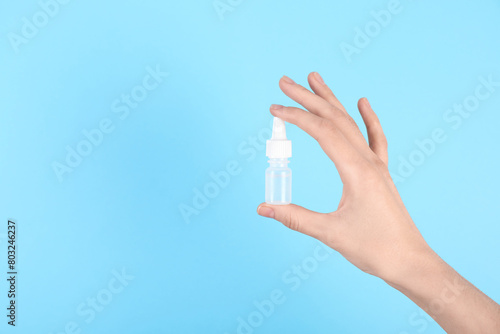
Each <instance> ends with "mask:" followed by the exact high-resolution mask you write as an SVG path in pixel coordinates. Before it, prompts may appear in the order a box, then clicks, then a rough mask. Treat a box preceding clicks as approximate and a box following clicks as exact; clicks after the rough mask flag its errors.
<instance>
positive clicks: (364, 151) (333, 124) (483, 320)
mask: <svg viewBox="0 0 500 334" xmlns="http://www.w3.org/2000/svg"><path fill="white" fill-rule="evenodd" d="M308 79H309V85H310V86H311V89H312V90H313V92H314V93H313V92H311V91H309V90H307V89H306V88H304V87H302V86H300V85H298V84H296V83H295V82H293V81H292V80H291V79H290V78H288V77H283V78H282V79H281V80H280V87H281V90H282V91H283V92H284V93H285V94H286V95H287V96H289V97H290V98H291V99H292V100H294V101H296V102H298V103H299V104H300V105H302V106H303V107H304V108H305V109H307V110H308V111H305V110H303V109H299V108H293V107H284V106H278V105H273V106H271V114H273V115H274V116H276V117H279V118H281V119H283V120H284V121H287V122H289V123H292V124H295V125H297V126H298V127H300V128H301V129H302V130H304V131H306V132H307V133H308V134H310V135H311V136H312V137H314V138H315V139H316V140H317V141H318V143H319V144H320V145H321V147H322V148H323V150H324V151H325V153H326V154H327V155H328V156H329V157H330V159H332V161H333V162H334V164H335V166H336V167H337V170H338V172H339V174H340V178H341V179H342V183H343V184H344V189H343V193H342V198H341V200H340V203H339V206H338V208H337V210H336V211H334V212H331V213H318V212H313V211H310V210H307V209H305V208H303V207H300V206H297V205H293V204H291V205H269V204H265V203H263V204H261V205H260V206H259V207H258V209H257V212H258V213H259V214H260V215H262V216H266V217H270V218H274V219H276V220H278V221H280V222H282V223H283V224H284V225H285V226H287V227H289V228H291V229H293V230H296V231H299V232H302V233H304V234H307V235H310V236H312V237H314V238H316V239H318V240H320V241H322V242H323V243H325V244H326V245H328V246H330V247H331V248H333V249H335V250H337V251H338V252H340V254H342V255H343V256H344V257H345V258H346V259H347V260H349V261H350V262H351V263H353V264H354V265H355V266H357V267H358V268H360V269H361V270H363V271H365V272H367V273H370V274H372V275H375V276H378V277H380V278H382V279H383V280H385V281H386V282H387V283H388V284H390V285H391V286H393V287H394V288H396V289H398V290H399V291H401V292H402V293H404V294H405V295H406V296H407V297H409V298H410V299H411V300H413V301H414V302H415V303H416V304H417V305H419V306H420V307H421V308H422V309H424V310H425V311H426V312H427V313H429V314H430V315H431V316H432V317H433V318H434V319H435V320H436V321H437V322H438V323H439V324H440V325H441V327H443V329H444V330H446V331H447V332H448V333H500V306H499V305H498V304H497V303H495V302H494V301H493V300H492V299H490V298H489V297H488V296H486V295H485V294H483V293H482V292H481V291H480V290H478V289H477V288H476V287H475V286H474V285H472V284H471V283H469V282H468V281H467V280H465V279H464V278H463V277H462V276H460V275H459V274H458V273H457V272H456V271H455V270H453V268H451V267H450V266H449V265H448V264H446V262H444V261H443V260H442V259H441V258H440V257H439V256H438V255H437V254H436V253H434V251H433V250H432V249H431V248H430V247H429V246H428V245H427V243H426V242H425V240H424V239H423V237H422V235H421V234H420V232H419V231H418V229H417V227H416V226H415V224H414V223H413V221H412V219H411V217H410V215H409V214H408V212H407V210H406V208H405V206H404V204H403V201H402V200H401V198H400V196H399V194H398V191H397V189H396V187H395V185H394V183H393V181H392V179H391V176H390V174H389V170H388V168H387V160H388V158H387V140H386V138H385V135H384V132H383V131H382V126H381V125H380V122H379V120H378V117H377V115H375V112H374V111H373V110H372V108H371V106H370V104H369V103H368V100H367V99H361V100H359V103H358V109H359V112H360V113H361V116H362V118H363V121H364V123H365V125H366V129H367V133H368V143H367V142H366V141H365V139H364V137H363V135H362V134H361V132H360V131H359V128H358V127H357V125H356V123H355V122H354V121H353V119H352V118H351V117H350V116H349V114H348V113H347V112H346V110H345V108H344V107H343V106H342V104H340V102H339V101H338V100H337V98H336V97H335V95H334V94H333V93H332V91H331V90H330V89H329V88H328V86H327V85H326V84H325V83H324V82H323V80H322V79H321V77H320V76H319V74H318V73H311V74H310V75H309V78H308Z"/></svg>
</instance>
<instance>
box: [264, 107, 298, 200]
mask: <svg viewBox="0 0 500 334" xmlns="http://www.w3.org/2000/svg"><path fill="white" fill-rule="evenodd" d="M266 155H267V157H268V158H269V161H268V162H269V167H268V168H267V169H266V203H268V204H274V205H285V204H290V203H291V202H292V170H291V169H290V168H288V162H289V161H288V158H290V157H291V156H292V142H291V141H290V140H288V139H287V138H286V128H285V122H284V121H283V120H282V119H280V118H278V117H274V120H273V135H272V137H271V139H270V140H268V141H267V142H266Z"/></svg>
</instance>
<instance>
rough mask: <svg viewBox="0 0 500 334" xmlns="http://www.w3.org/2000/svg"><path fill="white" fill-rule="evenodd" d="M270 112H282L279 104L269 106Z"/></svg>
mask: <svg viewBox="0 0 500 334" xmlns="http://www.w3.org/2000/svg"><path fill="white" fill-rule="evenodd" d="M271 110H274V111H281V110H283V106H282V105H280V104H272V105H271Z"/></svg>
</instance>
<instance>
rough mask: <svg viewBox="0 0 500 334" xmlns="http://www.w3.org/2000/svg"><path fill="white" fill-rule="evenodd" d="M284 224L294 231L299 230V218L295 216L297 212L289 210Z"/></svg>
mask: <svg viewBox="0 0 500 334" xmlns="http://www.w3.org/2000/svg"><path fill="white" fill-rule="evenodd" d="M285 225H286V227H288V228H289V229H292V230H294V231H299V229H300V219H299V218H298V217H297V214H295V213H294V212H293V211H289V212H288V213H287V214H286V219H285Z"/></svg>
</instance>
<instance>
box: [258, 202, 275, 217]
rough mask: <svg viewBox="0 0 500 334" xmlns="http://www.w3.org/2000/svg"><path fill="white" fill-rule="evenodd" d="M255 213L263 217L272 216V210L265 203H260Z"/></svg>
mask: <svg viewBox="0 0 500 334" xmlns="http://www.w3.org/2000/svg"><path fill="white" fill-rule="evenodd" d="M257 213H258V214H259V215H260V216H263V217H267V218H274V210H273V209H272V208H270V207H268V206H265V205H260V206H259V207H258V208H257Z"/></svg>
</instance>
